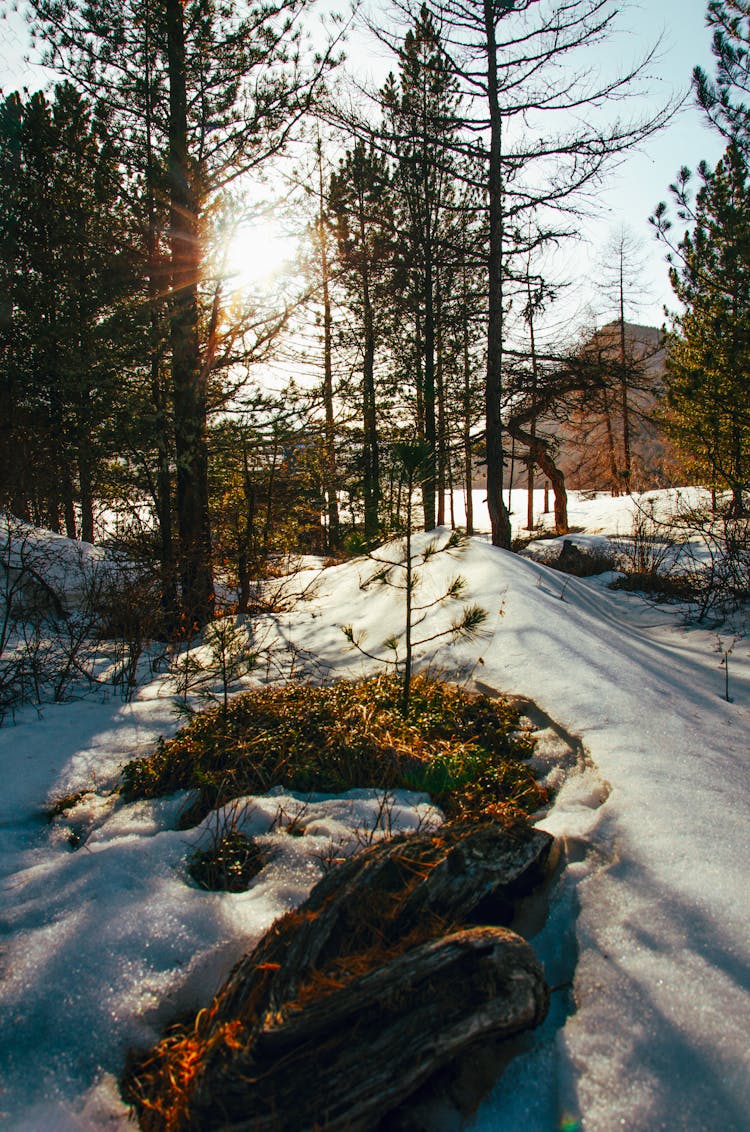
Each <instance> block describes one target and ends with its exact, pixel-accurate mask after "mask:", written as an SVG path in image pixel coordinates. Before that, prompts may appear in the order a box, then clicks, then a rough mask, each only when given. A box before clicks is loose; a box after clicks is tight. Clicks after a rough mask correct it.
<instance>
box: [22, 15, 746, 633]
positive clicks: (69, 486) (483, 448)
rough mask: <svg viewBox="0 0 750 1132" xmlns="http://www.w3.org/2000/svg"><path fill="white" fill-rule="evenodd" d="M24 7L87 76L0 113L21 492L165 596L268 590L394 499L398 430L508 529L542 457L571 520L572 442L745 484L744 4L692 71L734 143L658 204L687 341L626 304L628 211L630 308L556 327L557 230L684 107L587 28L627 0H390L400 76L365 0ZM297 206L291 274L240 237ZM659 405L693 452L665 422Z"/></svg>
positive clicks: (245, 595) (656, 466)
mask: <svg viewBox="0 0 750 1132" xmlns="http://www.w3.org/2000/svg"><path fill="white" fill-rule="evenodd" d="M741 7H742V6H741V5H740V8H741ZM30 9H31V12H30V19H31V26H32V29H33V32H34V36H35V38H36V42H37V43H38V44H41V45H42V49H43V51H44V53H45V58H46V60H47V62H48V63H49V65H50V66H51V67H53V68H54V69H55V73H56V74H59V76H60V79H59V81H58V82H56V83H54V84H53V85H52V86H51V87H50V88H49V89H47V90H46V91H37V92H34V93H29V92H22V93H19V92H16V93H12V94H9V95H6V97H5V99H4V102H3V106H2V118H1V120H0V179H1V180H2V186H3V192H2V203H0V240H1V241H2V248H3V254H2V266H1V268H0V270H1V271H2V276H3V278H2V287H1V290H2V312H1V315H0V318H1V325H0V328H1V330H2V355H3V364H2V374H1V379H0V380H1V384H0V396H1V397H2V411H1V412H0V495H1V496H2V505H3V507H4V508H6V509H7V510H8V511H9V512H10V513H11V514H12V515H15V516H16V517H17V518H19V519H23V520H25V521H28V522H32V523H34V524H37V525H39V526H44V527H48V528H49V529H51V530H53V531H58V532H64V533H65V534H66V535H67V536H68V537H70V538H80V539H83V540H85V541H88V542H93V541H97V542H98V541H107V542H110V543H112V542H113V541H115V542H117V543H119V544H120V545H121V546H123V547H125V548H126V549H127V552H128V553H129V554H131V555H134V556H137V557H138V558H139V559H140V560H141V561H143V562H144V563H146V562H150V563H151V564H152V566H153V570H154V576H155V577H157V576H158V585H159V590H160V605H161V609H162V611H163V616H164V631H165V632H168V633H173V632H175V631H176V630H178V628H179V625H180V624H182V625H183V626H184V625H186V624H187V625H189V626H192V625H196V626H201V625H204V624H205V623H206V622H207V621H208V620H209V619H210V617H211V615H212V611H213V609H214V606H215V603H216V593H217V592H218V591H219V590H221V592H222V593H223V594H225V595H226V594H227V592H230V593H231V594H233V595H234V596H233V602H234V604H235V605H236V607H237V609H238V610H239V611H240V612H244V611H246V610H247V609H248V605H249V603H250V600H251V598H250V595H251V592H252V590H253V586H254V585H255V584H256V583H257V581H258V579H259V578H262V576H263V574H264V572H265V571H266V570H267V569H268V564H269V562H270V561H273V559H274V557H275V556H278V555H279V553H282V552H286V551H294V552H315V553H323V554H331V555H335V554H340V553H347V552H351V551H356V550H359V549H362V548H366V547H370V546H373V545H375V544H376V543H377V542H378V541H379V540H382V539H383V538H386V537H388V536H389V535H391V534H393V533H398V532H399V531H400V530H402V529H403V516H404V511H405V508H404V502H403V497H404V484H405V472H404V468H403V466H402V464H401V462H400V461H399V459H398V458H397V456H396V455H395V453H396V452H397V450H398V445H399V444H401V443H402V442H404V441H408V442H411V443H414V444H416V445H418V446H420V447H421V449H422V450H423V460H422V465H421V467H420V470H419V474H418V482H417V485H416V486H417V487H418V490H419V495H420V510H419V514H420V521H421V523H422V524H423V526H424V528H425V529H427V530H430V529H432V528H434V527H435V526H440V525H443V524H445V523H449V524H450V523H451V522H452V521H453V522H454V525H455V518H454V517H453V516H452V513H451V500H452V499H453V493H454V492H460V493H463V496H464V498H465V501H466V517H465V526H466V528H467V530H468V532H469V533H471V532H472V528H473V515H472V496H471V490H470V489H471V486H472V484H479V483H484V482H485V481H486V484H487V501H488V506H489V511H490V518H491V527H492V542H493V544H494V545H497V546H505V547H508V546H510V543H511V535H510V524H509V518H508V505H507V502H506V500H505V496H504V488H505V487H507V486H508V485H509V483H519V482H520V481H521V477H523V478H524V482H526V481H527V482H528V484H529V485H530V488H531V487H533V485H534V483H536V484H537V485H538V486H539V485H541V483H542V482H543V481H544V480H546V481H547V483H548V484H549V485H550V486H551V487H552V489H553V491H554V494H555V521H556V525H557V529H558V530H559V531H560V532H563V531H564V530H565V529H566V526H567V517H566V506H565V480H566V472H568V473H570V471H571V470H574V468H575V465H576V461H572V463H571V459H570V458H568V459H567V463H566V461H565V460H563V461H562V466H561V461H560V456H559V454H560V451H561V449H565V448H566V447H567V449H568V451H569V452H570V451H572V450H574V449H576V448H577V449H578V450H579V456H578V459H577V463H578V465H580V464H585V465H586V467H587V476H588V478H587V479H586V482H583V481H582V480H580V477H579V481H576V480H575V477H574V479H573V482H574V484H575V486H585V487H595V488H599V489H603V490H611V491H614V492H615V493H619V492H621V491H624V492H627V491H628V490H629V489H631V488H637V489H643V488H647V487H657V486H666V485H668V484H669V483H675V482H680V481H681V480H682V482H685V479H695V477H696V476H698V477H699V478H700V480H701V482H705V483H707V484H708V485H709V486H711V487H713V488H714V489H719V490H729V491H730V492H733V493H734V496H733V498H734V499H735V501H736V507H738V508H741V506H742V489H743V486H744V484H745V481H746V478H747V477H746V464H747V458H748V457H747V427H748V422H747V419H746V418H745V417H744V416H743V415H742V414H743V413H744V405H745V404H746V401H747V399H746V397H745V396H744V394H745V390H746V384H744V383H745V382H746V377H745V374H744V369H743V366H744V353H743V351H744V337H743V335H744V321H743V320H745V319H746V318H747V298H746V295H747V267H746V264H745V262H744V260H743V258H742V256H741V255H740V254H738V253H739V249H740V248H742V247H744V243H743V241H744V240H745V238H746V237H745V233H746V231H747V227H746V226H747V215H746V208H745V203H744V200H745V196H746V153H747V127H746V119H745V114H746V111H745V107H744V104H743V103H742V102H741V100H740V99H741V95H742V91H743V81H744V78H743V76H744V70H743V67H744V62H743V60H744V56H743V54H742V51H743V44H744V43H745V42H746V30H747V29H746V25H745V24H744V23H743V21H742V20H741V19H740V18H739V17H738V16H736V15H735V14H734V13H735V9H737V5H735V4H728V5H721V4H720V5H718V6H717V5H715V4H713V5H711V6H710V16H709V18H710V20H711V21H712V22H713V25H714V27H715V30H716V35H717V36H718V40H717V47H716V51H717V60H718V67H719V71H718V77H717V79H716V80H715V81H713V80H711V79H710V78H709V77H708V76H706V75H703V74H702V73H698V74H697V75H696V77H695V80H694V81H695V90H696V92H697V97H698V99H699V101H700V103H701V105H702V106H703V107H704V110H705V114H706V115H707V116H708V118H709V119H710V120H711V121H712V122H713V123H714V124H715V126H716V129H717V130H719V131H721V132H722V133H723V135H724V136H725V137H726V140H727V152H726V156H725V158H724V159H723V160H722V161H721V163H720V164H719V166H718V167H717V168H716V169H709V168H707V167H705V166H699V172H698V177H699V180H700V184H699V189H698V192H697V194H696V195H695V196H693V194H692V182H691V180H690V177H689V173H688V171H687V169H684V170H683V171H682V172H681V173H680V176H679V178H678V180H677V181H676V182H675V184H674V185H673V186H672V196H673V198H674V199H673V202H672V206H673V207H672V211H673V212H674V219H675V220H676V221H677V225H678V228H680V226H681V227H682V229H683V231H682V233H681V234H678V235H677V236H676V237H675V238H674V240H672V232H673V229H672V228H671V222H670V219H669V215H670V212H669V209H668V208H667V206H666V205H661V206H660V207H659V209H658V210H657V212H656V214H655V216H654V217H652V223H653V225H654V226H655V233H656V234H657V235H658V236H659V237H660V238H661V239H662V240H663V241H664V243H665V244H668V245H669V246H670V248H671V253H670V254H671V257H672V266H671V272H672V281H673V287H674V290H675V295H676V299H677V300H678V301H679V303H678V305H680V306H681V307H682V308H683V309H684V314H678V315H675V316H674V319H673V322H672V325H671V327H670V329H669V331H668V342H669V347H668V362H667V367H666V375H665V367H664V364H663V360H662V361H661V362H659V361H658V359H657V361H656V362H654V361H653V359H654V357H655V356H656V355H658V356H659V357H660V358H662V359H663V346H664V345H665V339H663V338H662V337H660V336H659V335H658V334H657V335H655V336H654V335H653V334H652V336H651V338H650V339H649V340H648V341H647V342H645V341H640V340H639V338H638V334H637V333H636V335H635V339H634V337H633V334H632V332H631V327H630V326H629V321H628V319H627V317H626V309H627V308H629V306H630V302H631V299H637V297H638V286H639V282H638V254H639V253H638V246H637V241H636V240H634V239H633V237H632V235H629V234H628V232H627V231H623V232H620V233H619V234H617V235H616V236H615V237H614V238H613V241H612V246H611V247H610V248H608V249H607V251H606V260H607V269H606V271H604V272H603V280H604V282H603V286H604V287H606V288H608V292H609V296H610V300H611V306H612V308H613V309H614V310H615V311H617V313H618V317H616V318H615V319H613V320H612V321H611V322H610V323H609V324H608V326H607V327H605V328H603V329H602V328H598V329H597V328H596V327H595V326H592V325H590V324H589V325H587V324H586V322H585V320H584V321H581V323H580V324H579V325H577V326H575V327H574V328H573V330H572V331H570V330H568V332H567V333H565V334H560V333H558V334H556V335H555V336H553V338H552V339H551V340H550V338H549V336H548V335H547V336H545V333H544V329H543V320H544V315H545V313H546V311H547V310H548V309H549V308H551V307H553V306H554V303H555V301H556V300H557V299H558V292H560V291H564V290H565V286H566V282H565V281H564V280H563V281H562V282H561V280H560V277H559V272H558V273H557V275H555V274H554V273H553V274H552V275H551V276H550V275H549V274H548V251H549V249H550V248H552V247H553V246H554V247H560V246H562V247H564V246H566V243H568V244H569V243H570V241H572V240H574V238H575V236H576V232H577V228H578V216H579V213H580V209H581V208H582V207H583V205H582V201H583V199H584V197H585V195H586V194H587V193H590V192H592V191H593V190H594V187H595V186H596V185H598V184H600V183H601V180H602V178H603V177H604V176H605V175H606V172H607V169H608V167H609V166H611V165H612V164H613V163H614V162H616V160H617V159H618V157H620V156H621V155H622V154H623V153H624V152H625V151H627V150H628V149H629V148H631V147H633V146H636V145H638V144H639V143H642V142H643V141H644V140H645V139H647V138H648V137H650V136H652V135H653V134H655V133H656V132H657V131H658V130H659V129H660V127H662V126H663V125H664V124H665V123H666V122H668V121H669V120H670V118H671V116H672V115H673V114H674V113H675V110H676V104H675V103H674V102H672V103H665V104H663V105H657V106H656V107H655V108H654V109H653V111H652V112H650V113H647V114H645V115H644V114H642V113H641V115H640V117H638V116H634V115H633V114H630V113H629V112H628V110H627V107H628V105H629V103H630V101H632V100H633V99H634V98H635V95H636V94H637V93H642V91H643V89H644V84H646V83H647V77H648V73H649V66H650V63H651V60H652V54H653V53H652V52H647V53H646V54H645V55H644V57H643V58H641V59H639V60H638V61H636V62H635V63H634V64H633V65H632V66H631V67H629V68H626V69H624V70H623V71H622V73H618V74H616V75H612V74H608V75H606V76H605V75H602V74H598V73H597V70H596V68H595V67H594V66H593V65H592V64H591V63H590V61H589V60H590V59H591V58H593V55H594V53H595V52H596V49H597V47H598V46H599V45H601V44H602V43H603V42H605V41H606V40H607V38H608V37H610V36H611V35H612V34H614V32H615V31H616V25H617V13H616V12H615V11H614V10H613V9H612V7H611V5H609V4H608V3H605V2H604V0H577V2H575V3H572V4H565V5H561V4H554V3H551V4H547V3H538V2H536V0H519V2H518V3H495V4H490V3H487V4H480V3H476V4H473V3H472V4H464V3H463V2H457V3H456V4H455V5H453V4H452V3H445V4H442V5H438V6H435V7H434V8H430V7H428V6H427V5H422V6H421V7H415V8H414V9H413V10H410V9H408V8H404V9H403V10H396V11H394V12H393V13H391V14H390V15H387V14H385V13H384V14H383V15H382V18H381V19H380V22H378V20H374V21H373V20H370V23H369V25H368V34H369V35H370V36H371V37H373V42H377V43H378V44H379V45H380V46H381V47H382V48H383V49H386V48H387V50H388V52H389V54H390V57H391V60H392V66H391V70H390V71H389V73H388V77H387V79H386V81H385V82H384V83H383V85H382V86H381V87H380V88H379V89H372V90H364V89H358V84H357V81H356V74H355V75H354V76H353V75H352V72H351V70H347V64H346V62H345V53H346V35H347V31H348V30H349V24H350V23H351V19H347V20H344V19H343V17H329V19H328V21H327V25H321V24H320V22H319V19H318V15H317V13H315V12H313V10H312V7H311V5H310V4H309V3H308V2H307V0H290V2H289V3H287V2H284V3H276V4H271V5H264V6H261V7H257V8H252V7H251V6H248V7H247V10H245V8H244V7H243V6H239V7H238V6H237V5H229V4H221V3H208V2H196V3H192V4H187V5H183V4H181V3H179V2H178V0H174V3H155V2H153V0H142V2H140V0H139V2H132V3H126V4H123V5H112V4H109V3H104V2H102V3H95V4H85V5H84V4H71V5H67V6H65V7H63V6H61V5H59V4H56V3H52V2H41V0H40V2H35V3H32V4H31V5H30ZM354 18H355V17H352V19H354ZM359 18H361V17H359ZM621 104H624V106H625V107H626V109H625V110H623V109H622V108H621ZM686 156H687V157H688V159H690V158H691V157H692V156H693V155H686ZM662 192H663V186H658V185H656V186H654V199H658V196H659V195H661V194H662ZM270 209H275V210H276V213H277V214H278V213H281V214H284V213H286V215H287V216H289V215H290V214H291V213H293V214H294V215H295V218H296V220H297V223H298V230H300V231H301V237H302V238H301V242H300V250H299V254H298V255H297V256H296V262H295V263H293V264H287V273H286V276H285V277H283V278H280V277H278V276H277V277H276V281H275V285H274V286H266V287H265V288H263V287H258V286H257V285H253V283H252V282H250V283H248V282H247V275H246V276H245V277H244V281H243V275H242V271H243V268H242V267H241V266H240V267H239V268H238V266H237V265H238V264H240V265H241V264H243V263H244V264H245V268H246V267H247V264H252V263H253V261H255V262H256V263H258V262H260V261H262V260H263V259H264V257H266V256H267V255H268V247H269V244H268V238H267V236H266V242H265V244H264V224H266V225H268V224H270V223H271V221H270V220H269V219H268V217H269V215H270V212H269V210H270ZM300 217H301V218H302V223H301V225H300V223H299V221H300ZM248 218H251V219H252V218H254V223H252V224H251V225H250V226H249V227H248V224H249V220H248ZM264 218H265V219H264ZM665 250H666V249H665ZM237 276H239V279H238V278H237ZM728 280H731V284H730V282H728ZM256 282H257V272H256ZM707 326H710V328H711V329H710V332H709V333H710V334H712V335H713V336H714V337H713V339H712V341H711V342H710V343H709V340H708V337H707V331H706V327H707ZM735 343H736V345H733V344H735ZM726 351H730V353H732V352H733V356H729V357H726V358H724V356H723V355H724V354H725V353H726ZM709 357H710V363H709ZM730 418H731V419H730ZM644 430H645V432H646V433H647V434H648V435H649V436H651V438H652V441H651V448H652V449H653V448H654V445H656V447H657V448H659V449H660V451H661V447H662V446H663V445H664V444H665V443H667V444H670V445H671V446H670V447H669V449H668V451H667V452H666V454H665V453H663V452H662V453H661V455H660V456H659V457H658V458H657V459H655V460H654V459H649V458H648V457H646V458H645V460H644V459H643V458H641V457H640V456H639V454H638V452H637V451H636V449H637V443H636V442H635V441H634V438H635V437H636V436H637V435H638V434H639V433H643V432H644ZM665 435H668V436H669V438H670V441H669V442H665V441H664V439H663V438H664V436H665ZM654 437H657V438H658V439H657V440H656V441H654ZM528 525H529V526H530V527H532V526H533V516H531V515H530V516H529V521H528Z"/></svg>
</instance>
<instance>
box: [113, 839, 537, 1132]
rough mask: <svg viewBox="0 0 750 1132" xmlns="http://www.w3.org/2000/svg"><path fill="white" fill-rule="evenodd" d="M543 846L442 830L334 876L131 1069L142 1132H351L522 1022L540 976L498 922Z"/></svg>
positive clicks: (387, 847) (527, 882)
mask: <svg viewBox="0 0 750 1132" xmlns="http://www.w3.org/2000/svg"><path fill="white" fill-rule="evenodd" d="M551 846H552V838H551V837H550V836H549V835H548V834H546V833H543V832H541V831H539V830H534V829H532V828H530V827H529V826H528V825H527V824H526V823H525V822H519V823H516V824H509V825H502V824H500V823H498V822H496V821H488V822H483V823H480V824H476V823H448V824H446V825H445V826H442V827H441V828H440V829H438V830H435V831H432V832H429V833H423V834H416V835H411V836H408V837H400V838H396V839H394V840H392V841H388V842H380V843H378V844H376V845H373V846H371V847H370V848H368V849H366V850H365V851H364V852H363V853H361V854H360V855H358V856H357V857H355V858H352V859H351V860H349V861H347V862H345V863H344V864H342V865H340V866H338V867H337V868H335V869H334V870H332V871H331V872H330V873H329V874H328V876H326V877H324V878H323V880H321V881H320V882H319V883H318V884H317V885H316V887H315V888H314V889H313V891H312V893H311V894H310V897H309V898H308V900H307V901H306V902H305V903H304V904H303V905H302V906H301V907H300V908H299V909H297V910H296V911H295V912H291V913H289V914H288V915H286V916H284V917H282V919H281V920H279V921H277V922H276V923H275V924H274V925H272V927H271V929H270V930H269V931H268V932H267V933H266V935H265V936H264V937H263V938H262V939H261V940H260V942H259V943H258V944H257V946H256V947H255V948H254V949H253V951H252V952H251V953H250V954H249V955H247V956H246V957H245V958H244V959H242V960H241V961H240V962H239V963H238V964H237V966H236V967H235V969H234V970H233V971H232V973H231V974H230V976H229V978H228V979H227V981H226V983H225V984H224V987H223V988H222V989H221V991H220V992H219V994H218V996H217V998H216V999H215V1001H214V1003H213V1005H212V1007H211V1008H210V1009H208V1010H204V1011H201V1012H200V1014H199V1015H198V1017H197V1019H196V1020H195V1022H194V1023H193V1024H192V1025H190V1026H188V1027H184V1028H183V1029H182V1030H178V1031H176V1032H175V1033H173V1034H171V1035H169V1036H167V1037H166V1038H165V1039H164V1040H163V1041H162V1042H161V1043H160V1044H159V1045H158V1046H157V1047H156V1048H155V1049H154V1050H153V1051H152V1052H151V1053H150V1054H149V1055H148V1056H147V1057H146V1058H144V1059H142V1060H141V1061H140V1062H139V1064H137V1065H136V1066H134V1068H133V1069H132V1070H131V1072H130V1073H129V1075H128V1077H127V1079H126V1081H125V1082H124V1093H125V1096H126V1098H127V1099H128V1100H130V1101H131V1102H132V1103H133V1104H134V1105H135V1106H136V1108H137V1109H138V1112H139V1117H140V1120H141V1126H142V1128H144V1129H145V1130H146V1132H157V1130H158V1132H177V1130H183V1129H185V1130H187V1129H200V1130H201V1132H208V1130H210V1129H216V1128H230V1127H232V1128H234V1127H235V1126H236V1128H237V1129H238V1130H239V1129H243V1130H244V1129H247V1130H248V1132H250V1130H252V1132H270V1130H271V1129H291V1128H294V1129H295V1132H296V1130H297V1129H302V1128H306V1127H309V1128H310V1129H312V1128H313V1127H316V1126H317V1127H325V1128H326V1129H329V1128H330V1129H335V1128H339V1127H340V1128H341V1129H344V1128H348V1129H360V1130H364V1129H366V1128H371V1127H374V1126H375V1125H376V1124H377V1123H378V1121H379V1120H380V1119H382V1117H383V1115H384V1113H385V1112H387V1111H388V1109H389V1107H391V1108H392V1107H393V1106H394V1105H397V1104H399V1103H400V1101H401V1100H403V1099H404V1098H405V1097H406V1096H408V1095H409V1093H411V1092H412V1091H414V1090H415V1089H416V1088H417V1087H418V1086H419V1085H420V1084H421V1082H422V1081H424V1080H425V1079H426V1078H427V1077H428V1076H429V1075H430V1074H432V1073H433V1072H434V1071H435V1069H436V1068H438V1067H439V1066H440V1065H442V1064H444V1063H445V1062H446V1061H448V1060H450V1059H451V1058H453V1057H454V1056H456V1054H458V1053H459V1052H460V1051H461V1050H463V1049H465V1048H466V1047H467V1046H470V1045H471V1044H472V1043H473V1042H475V1041H476V1040H477V1039H478V1038H479V1037H482V1036H484V1035H485V1034H490V1033H492V1034H498V1033H499V1034H501V1035H503V1034H511V1033H516V1032H518V1031H519V1030H522V1029H526V1028H529V1027H530V1026H533V1025H536V1024H537V1023H538V1022H539V1021H540V1020H541V1018H542V1017H543V1016H544V1013H545V1011H546V1002H547V999H546V988H545V984H544V979H543V976H542V973H541V971H540V969H539V967H538V964H537V963H536V960H535V958H534V955H533V952H532V951H531V949H530V948H529V946H528V944H526V943H524V941H523V940H521V939H520V938H519V937H518V936H516V935H514V934H513V933H512V932H510V931H508V930H507V927H505V926H504V925H508V924H509V923H510V922H511V919H512V917H513V911H514V908H515V905H516V904H517V902H518V901H519V900H520V899H521V898H523V897H524V896H526V895H527V894H528V893H529V892H531V891H532V889H533V888H534V887H536V885H537V884H538V883H539V882H540V880H541V879H542V876H543V874H544V870H545V866H546V863H547V859H548V856H549V853H550V849H551ZM488 920H489V921H490V922H492V923H493V924H494V925H500V926H496V927H493V928H486V927H485V928H475V929H474V930H473V931H468V932H466V931H459V932H458V934H457V930H458V929H459V928H462V927H463V926H464V925H466V924H472V923H473V924H479V923H482V922H483V921H484V922H487V921H488ZM308 1094H309V1096H308ZM303 1102H304V1109H303V1108H302V1107H301V1106H302V1105H303ZM292 1110H294V1111H293V1112H292ZM303 1111H304V1113H306V1115H305V1116H304V1119H303V1116H302V1113H303ZM304 1121H308V1123H304ZM337 1121H338V1122H339V1123H336V1122H337Z"/></svg>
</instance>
